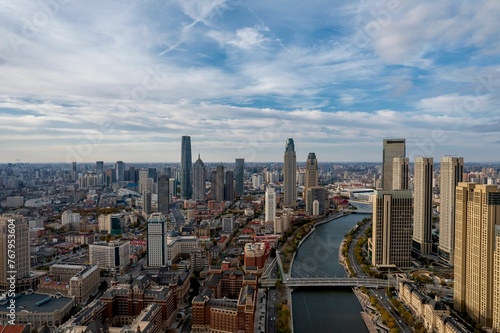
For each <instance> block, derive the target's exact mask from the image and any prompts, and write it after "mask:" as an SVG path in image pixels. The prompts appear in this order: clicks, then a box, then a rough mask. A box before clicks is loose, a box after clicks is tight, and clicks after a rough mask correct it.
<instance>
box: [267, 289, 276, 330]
mask: <svg viewBox="0 0 500 333" xmlns="http://www.w3.org/2000/svg"><path fill="white" fill-rule="evenodd" d="M276 315H277V310H276V290H275V289H268V293H267V316H266V318H267V324H266V326H267V329H266V332H267V333H276Z"/></svg>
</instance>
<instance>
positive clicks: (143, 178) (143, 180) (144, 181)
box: [139, 169, 148, 193]
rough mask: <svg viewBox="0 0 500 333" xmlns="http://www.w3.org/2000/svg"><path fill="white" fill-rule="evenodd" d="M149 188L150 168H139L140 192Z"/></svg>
mask: <svg viewBox="0 0 500 333" xmlns="http://www.w3.org/2000/svg"><path fill="white" fill-rule="evenodd" d="M147 190H148V170H145V169H140V170H139V192H140V193H142V192H144V191H147Z"/></svg>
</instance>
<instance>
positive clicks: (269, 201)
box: [264, 186, 276, 231]
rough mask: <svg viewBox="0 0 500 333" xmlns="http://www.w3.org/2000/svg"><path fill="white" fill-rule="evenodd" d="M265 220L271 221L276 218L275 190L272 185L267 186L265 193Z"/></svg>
mask: <svg viewBox="0 0 500 333" xmlns="http://www.w3.org/2000/svg"><path fill="white" fill-rule="evenodd" d="M264 208H265V220H264V222H266V223H268V222H269V223H273V224H274V221H275V220H276V192H275V190H274V188H273V187H270V186H268V187H267V188H266V194H265V207H264ZM275 231H276V230H275Z"/></svg>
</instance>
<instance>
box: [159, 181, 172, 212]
mask: <svg viewBox="0 0 500 333" xmlns="http://www.w3.org/2000/svg"><path fill="white" fill-rule="evenodd" d="M158 212H159V213H162V214H164V215H168V213H169V212H170V186H169V177H168V176H167V175H161V176H160V177H158Z"/></svg>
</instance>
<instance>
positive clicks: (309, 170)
mask: <svg viewBox="0 0 500 333" xmlns="http://www.w3.org/2000/svg"><path fill="white" fill-rule="evenodd" d="M305 178H306V179H305V185H304V195H303V198H304V201H305V202H306V203H307V190H308V189H309V188H311V187H314V186H318V160H317V159H316V154H315V153H309V155H308V156H307V161H306V176H305Z"/></svg>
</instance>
